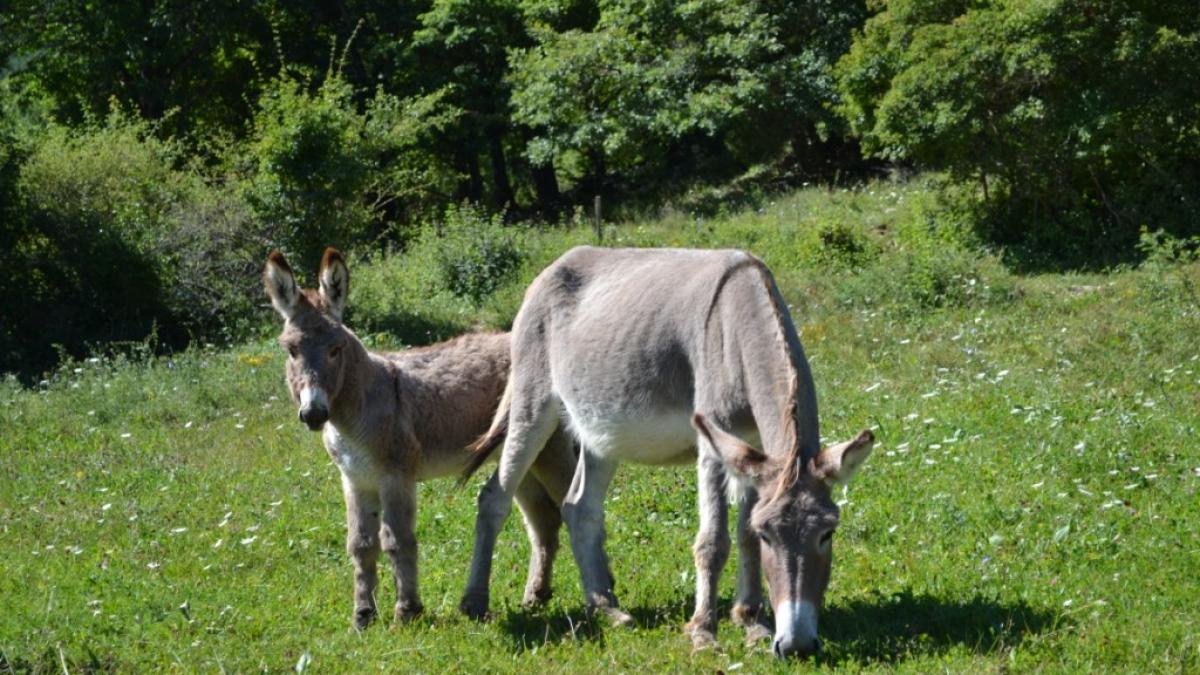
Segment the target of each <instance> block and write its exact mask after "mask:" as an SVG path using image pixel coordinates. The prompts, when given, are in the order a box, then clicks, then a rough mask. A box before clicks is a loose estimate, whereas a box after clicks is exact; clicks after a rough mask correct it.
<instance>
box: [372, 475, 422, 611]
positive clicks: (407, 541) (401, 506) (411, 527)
mask: <svg viewBox="0 0 1200 675" xmlns="http://www.w3.org/2000/svg"><path fill="white" fill-rule="evenodd" d="M382 496H383V528H382V529H381V530H380V535H381V537H380V538H381V540H382V544H383V550H384V551H387V554H388V556H389V557H390V558H391V559H392V568H393V571H394V573H395V576H396V612H395V619H396V622H397V623H401V622H407V621H411V620H412V619H414V618H416V617H417V616H418V615H420V614H421V611H422V609H424V607H423V606H422V605H421V594H420V591H419V590H418V587H417V535H416V524H417V486H416V482H415V481H414V480H413V479H412V478H411V477H398V478H394V479H391V480H388V481H386V482H385V483H384V485H383V495H382Z"/></svg>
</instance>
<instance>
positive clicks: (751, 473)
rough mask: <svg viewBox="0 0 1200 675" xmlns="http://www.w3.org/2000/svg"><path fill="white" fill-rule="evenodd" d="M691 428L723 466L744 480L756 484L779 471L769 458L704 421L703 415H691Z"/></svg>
mask: <svg viewBox="0 0 1200 675" xmlns="http://www.w3.org/2000/svg"><path fill="white" fill-rule="evenodd" d="M692 426H694V427H696V431H699V432H700V435H701V436H703V437H704V439H705V440H706V441H708V444H709V445H711V446H712V447H713V449H714V450H716V451H717V454H719V455H720V456H721V459H722V460H724V461H725V464H726V465H727V466H729V467H730V468H732V469H733V471H734V472H735V473H737V474H739V475H741V476H743V477H745V478H750V479H752V480H754V481H756V482H759V481H763V480H768V479H770V478H771V477H773V476H774V475H775V474H776V473H778V471H779V467H778V466H777V465H776V463H775V462H772V461H771V458H770V457H767V456H766V455H764V454H763V453H762V452H761V451H759V450H758V449H756V448H754V447H752V446H750V444H748V443H746V442H745V441H743V440H742V439H740V438H738V437H737V436H734V435H733V434H731V433H729V432H728V431H725V430H724V429H722V428H720V427H718V426H717V425H715V424H712V423H711V422H708V421H707V420H705V419H704V415H701V414H700V413H696V414H694V415H692Z"/></svg>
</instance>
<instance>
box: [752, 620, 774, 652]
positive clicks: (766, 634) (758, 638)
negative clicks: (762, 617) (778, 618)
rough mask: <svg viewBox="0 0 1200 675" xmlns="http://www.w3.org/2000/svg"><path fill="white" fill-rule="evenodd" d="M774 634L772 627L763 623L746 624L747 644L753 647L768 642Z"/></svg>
mask: <svg viewBox="0 0 1200 675" xmlns="http://www.w3.org/2000/svg"><path fill="white" fill-rule="evenodd" d="M772 635H773V633H772V632H771V629H770V628H767V627H766V626H764V625H762V624H761V623H756V624H754V625H751V626H746V646H747V647H753V646H754V645H757V644H761V643H763V642H767V641H769V640H770V639H771V637H772Z"/></svg>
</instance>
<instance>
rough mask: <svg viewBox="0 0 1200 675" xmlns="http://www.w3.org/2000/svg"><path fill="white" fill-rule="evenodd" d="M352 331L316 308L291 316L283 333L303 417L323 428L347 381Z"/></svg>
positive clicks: (291, 383) (293, 389) (315, 428)
mask: <svg viewBox="0 0 1200 675" xmlns="http://www.w3.org/2000/svg"><path fill="white" fill-rule="evenodd" d="M348 341H349V335H348V334H347V332H346V329H345V328H342V326H341V324H338V323H336V322H334V321H332V320H331V319H330V318H328V317H327V316H325V315H324V314H323V313H322V312H320V311H318V310H317V309H315V308H308V309H306V310H302V311H301V312H299V313H298V314H297V316H295V317H293V318H292V319H289V320H288V321H287V322H286V323H285V324H284V327H283V333H281V334H280V336H279V346H281V347H283V349H284V351H286V352H287V355H288V359H287V381H288V388H289V390H290V391H291V394H292V400H293V401H295V402H296V404H297V405H298V406H299V409H298V413H299V417H300V421H301V422H304V423H305V424H306V425H308V428H309V429H311V430H313V431H319V430H320V429H321V428H322V426H324V424H325V422H326V421H327V420H328V419H329V411H330V410H331V409H332V407H333V401H335V400H336V399H337V396H338V394H339V393H340V392H341V390H342V384H343V382H344V381H345V370H346V368H345V359H344V358H342V357H343V353H344V351H345V347H346V345H347V343H348Z"/></svg>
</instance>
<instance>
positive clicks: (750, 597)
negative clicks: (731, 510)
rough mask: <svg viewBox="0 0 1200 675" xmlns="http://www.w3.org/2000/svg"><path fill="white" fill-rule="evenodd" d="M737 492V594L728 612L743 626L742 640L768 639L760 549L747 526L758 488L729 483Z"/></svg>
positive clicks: (748, 641)
mask: <svg viewBox="0 0 1200 675" xmlns="http://www.w3.org/2000/svg"><path fill="white" fill-rule="evenodd" d="M730 487H732V488H734V490H735V491H736V494H737V507H738V514H737V543H738V579H737V597H736V599H734V601H733V611H732V612H731V613H730V614H731V617H730V618H732V619H733V622H734V623H735V624H737V625H739V626H741V627H743V628H745V629H746V643H747V644H754V643H758V642H761V641H763V640H769V639H770V638H771V635H772V633H773V631H772V630H771V626H770V624H768V623H767V622H766V616H765V613H764V612H763V595H762V551H761V550H760V549H759V544H758V536H757V535H755V534H754V531H753V530H752V529H750V513H751V512H752V511H753V510H754V504H755V503H756V502H757V501H758V491H757V490H755V489H754V486H752V485H749V484H748V483H741V484H736V485H735V484H731V485H730Z"/></svg>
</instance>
